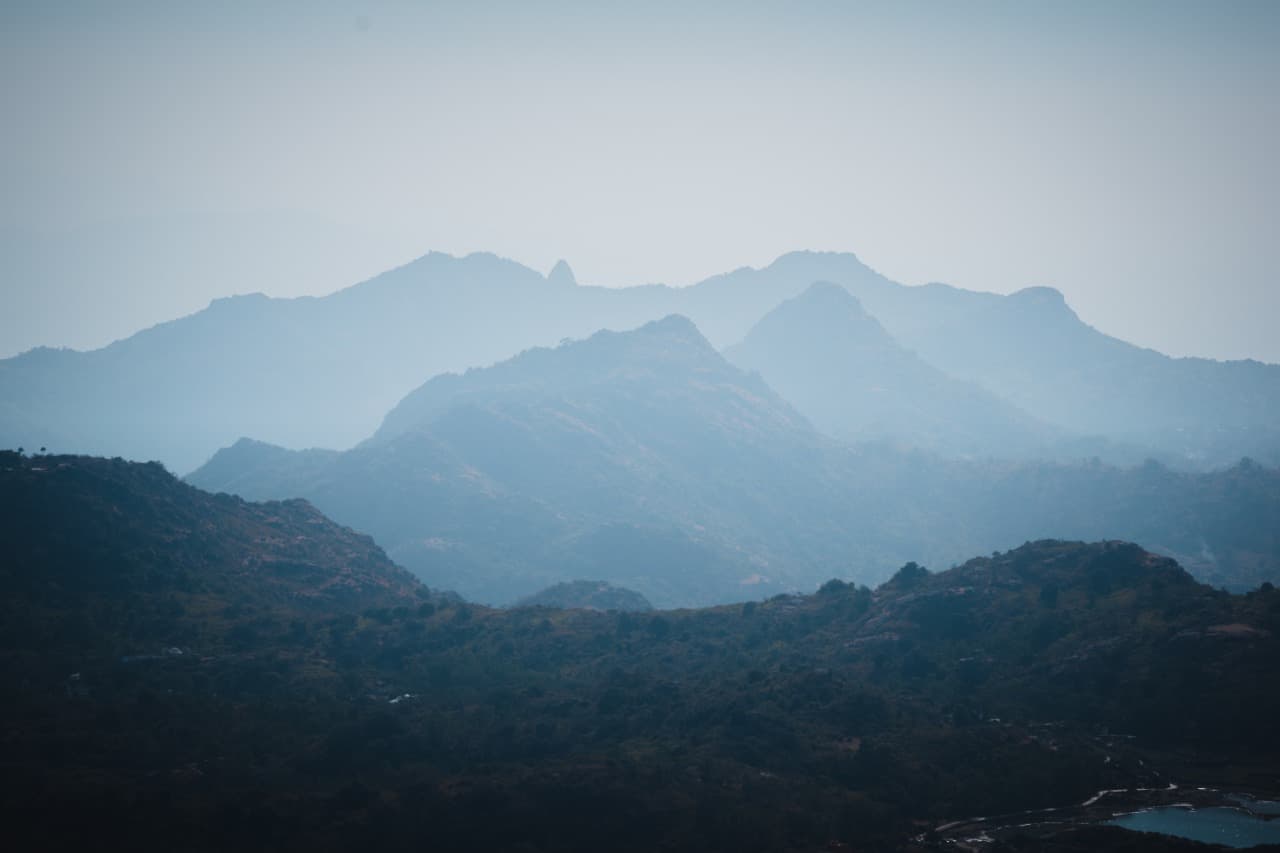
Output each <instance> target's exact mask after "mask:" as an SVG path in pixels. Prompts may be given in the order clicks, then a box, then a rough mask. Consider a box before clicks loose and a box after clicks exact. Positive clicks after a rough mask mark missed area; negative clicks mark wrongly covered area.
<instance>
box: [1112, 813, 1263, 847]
mask: <svg viewBox="0 0 1280 853" xmlns="http://www.w3.org/2000/svg"><path fill="white" fill-rule="evenodd" d="M1107 822H1108V823H1110V824H1113V825H1115V826H1122V827H1124V828H1125V829H1132V830H1136V831H1138V832H1158V833H1160V834H1162V835H1174V836H1177V837H1179V838H1189V839H1191V840H1192V841H1201V842H1205V843H1208V844H1222V845H1225V846H1227V847H1253V846H1255V845H1258V844H1280V820H1271V821H1268V820H1264V819H1262V818H1260V817H1255V816H1253V815H1249V814H1246V813H1245V812H1242V811H1237V810H1236V809H1228V808H1208V809H1187V808H1179V807H1178V806H1165V807H1163V808H1158V809H1149V810H1147V811H1141V812H1135V813H1133V814H1127V815H1121V816H1120V817H1118V818H1116V819H1115V820H1111V821H1107Z"/></svg>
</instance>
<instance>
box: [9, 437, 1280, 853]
mask: <svg viewBox="0 0 1280 853" xmlns="http://www.w3.org/2000/svg"><path fill="white" fill-rule="evenodd" d="M11 457H12V455H8V456H6V457H5V458H4V459H3V466H2V467H3V468H5V469H7V470H4V471H3V472H2V473H3V476H2V477H0V496H2V498H3V502H4V506H5V508H6V510H7V512H13V511H14V508H15V507H21V506H23V505H26V504H29V503H34V504H35V505H36V506H41V505H43V506H45V507H46V509H45V510H43V511H39V512H32V513H29V514H28V515H26V516H24V517H22V518H21V519H20V521H21V522H22V523H14V524H9V525H7V526H6V527H5V528H4V544H5V547H6V549H7V551H8V552H9V553H15V554H20V555H26V556H25V557H24V558H23V559H20V560H18V561H15V562H8V563H6V571H7V576H6V581H7V582H8V583H9V584H10V586H9V589H10V590H11V592H10V595H9V596H8V597H7V599H6V601H7V606H8V608H9V613H7V614H6V616H7V617H9V616H13V615H14V614H21V613H23V612H31V613H34V614H39V613H41V612H42V611H45V610H47V609H48V608H49V607H51V606H55V605H56V606H57V607H59V608H60V613H59V619H60V620H61V621H65V622H66V623H67V624H80V625H85V626H88V630H85V631H81V632H78V633H77V634H76V636H75V642H74V643H72V644H68V645H65V646H50V644H49V638H48V636H46V635H45V634H41V633H39V631H38V630H37V629H36V625H37V623H38V620H37V619H34V618H33V619H29V620H27V622H25V623H22V624H24V625H25V626H26V629H25V630H14V629H11V628H10V626H11V625H12V624H13V623H11V622H10V621H8V619H6V622H5V626H6V629H5V631H4V633H3V634H2V635H0V640H2V645H0V666H2V667H3V671H2V672H0V676H2V677H0V685H3V687H2V688H0V689H2V691H3V692H2V693H0V696H3V698H4V700H5V701H3V702H0V725H3V729H4V731H6V732H7V735H6V741H5V743H6V749H5V771H6V772H5V774H4V779H3V782H2V783H0V784H2V785H3V793H4V797H3V798H0V816H2V817H3V818H4V820H5V823H6V826H7V827H9V830H10V831H11V832H12V833H14V834H15V837H32V836H31V833H36V832H38V837H39V838H40V839H41V843H42V846H44V847H46V848H48V849H72V848H76V847H82V846H83V845H84V844H85V843H91V841H92V839H94V838H101V837H104V836H105V837H110V838H113V839H115V840H116V841H117V842H118V843H120V844H123V845H126V846H128V847H130V848H131V849H173V847H174V846H175V844H179V845H180V846H183V847H184V848H187V849H194V850H206V849H207V850H214V849H226V848H228V847H235V848H239V849H277V850H283V849H288V850H292V849H298V850H302V849H306V850H310V851H329V850H339V849H346V848H349V847H351V846H353V845H355V844H369V843H376V844H377V845H378V847H379V848H380V849H385V850H402V849H403V850H408V849H421V846H422V844H423V843H424V839H426V840H429V842H430V843H431V844H432V845H433V846H437V847H440V848H442V849H467V850H470V849H475V850H479V849H485V850H494V849H523V850H531V851H540V850H587V849H599V848H600V847H601V846H602V845H603V846H608V847H610V848H612V849H620V850H651V849H659V848H660V849H673V850H761V851H763V850H797V851H800V850H813V849H822V848H824V847H826V848H828V849H849V848H864V849H876V850H925V849H953V848H954V843H953V840H952V839H950V838H949V837H948V835H947V829H946V827H948V826H949V825H952V824H953V823H954V822H956V821H963V820H964V819H966V818H971V817H972V816H975V815H997V814H1004V813H1010V812H1016V811H1018V810H1022V809H1038V808H1048V807H1052V808H1054V809H1057V812H1056V813H1055V814H1056V817H1055V818H1054V820H1052V821H1045V822H1044V823H1043V824H1034V820H1035V819H1034V818H1022V819H1021V823H1022V824H1023V826H1020V827H1014V828H1010V829H1008V830H1002V829H997V828H996V826H995V825H992V824H988V827H989V830H990V831H991V832H993V833H996V837H997V840H1001V841H1002V842H1003V841H1005V840H1007V841H1008V842H1009V843H1011V844H1015V846H1016V847H1017V849H1023V848H1025V847H1026V846H1027V845H1028V844H1029V843H1030V842H1029V841H1028V837H1029V836H1028V835H1027V833H1035V835H1032V836H1030V838H1032V839H1033V840H1036V842H1037V844H1038V845H1039V846H1040V847H1041V848H1042V849H1043V848H1044V847H1045V846H1054V848H1055V849H1095V850H1096V849H1112V848H1114V849H1135V850H1145V849H1162V848H1161V844H1162V843H1163V842H1159V841H1158V840H1151V839H1144V838H1143V837H1141V836H1127V835H1125V834H1124V831H1123V830H1120V829H1117V828H1098V827H1087V829H1088V831H1087V832H1086V833H1085V834H1084V835H1083V836H1077V835H1076V834H1075V832H1074V827H1073V823H1072V822H1073V821H1082V822H1084V823H1087V822H1088V821H1090V820H1091V819H1092V818H1091V817H1090V815H1089V813H1088V812H1086V811H1081V810H1080V807H1079V804H1081V803H1086V802H1092V801H1095V800H1096V797H1095V794H1096V792H1098V791H1101V790H1104V789H1106V790H1111V791H1114V792H1115V793H1112V794H1110V795H1109V796H1110V797H1111V799H1110V800H1108V801H1107V802H1106V804H1105V805H1104V807H1103V813H1100V816H1098V819H1100V817H1101V816H1105V815H1109V814H1110V812H1111V810H1112V809H1113V808H1114V807H1117V806H1118V805H1120V804H1121V802H1122V801H1121V799H1120V798H1123V797H1124V796H1128V795H1129V794H1128V793H1127V792H1129V791H1134V792H1135V793H1134V794H1132V796H1139V797H1144V798H1148V799H1149V798H1150V797H1154V796H1156V794H1152V793H1137V792H1139V791H1147V792H1150V791H1157V792H1158V791H1160V790H1165V789H1168V790H1169V791H1170V796H1173V797H1179V798H1182V799H1183V800H1185V799H1186V798H1188V797H1200V798H1203V797H1206V796H1208V794H1205V793H1197V788H1205V787H1209V788H1215V787H1216V788H1225V789H1226V790H1232V789H1233V787H1234V788H1235V789H1245V790H1257V786H1258V785H1260V784H1262V780H1265V779H1273V776H1274V774H1273V771H1274V767H1275V766H1276V765H1275V762H1276V756H1275V754H1274V753H1275V748H1274V746H1273V740H1274V739H1273V738H1272V737H1271V731H1272V728H1273V727H1274V720H1275V718H1276V716H1277V714H1280V694H1278V693H1277V691H1276V689H1275V685H1274V679H1273V678H1271V677H1270V676H1271V674H1272V673H1273V672H1274V668H1275V663H1276V660H1277V656H1278V655H1280V646H1278V645H1277V644H1278V643H1280V593H1277V592H1276V591H1275V590H1274V589H1272V588H1269V587H1267V588H1263V589H1260V590H1257V591H1255V592H1253V593H1251V594H1249V595H1230V594H1227V593H1224V592H1220V591H1215V590H1214V589H1212V588H1211V587H1207V586H1204V585H1201V584H1199V583H1197V582H1196V581H1194V580H1193V579H1192V578H1191V577H1190V576H1189V575H1188V574H1187V573H1186V572H1184V571H1183V570H1182V569H1181V568H1179V567H1178V566H1177V565H1176V564H1175V563H1174V562H1172V561H1170V560H1168V559H1166V558H1162V557H1159V556H1157V555H1154V554H1151V553H1149V552H1147V551H1144V550H1143V549H1142V548H1140V547H1138V546H1135V545H1130V544H1126V543H1119V542H1106V543H1096V544H1084V543H1071V542H1059V541H1043V542H1036V543H1028V544H1026V545H1024V546H1022V547H1019V548H1017V549H1014V550H1012V551H1009V552H1005V553H999V554H993V555H992V556H990V557H983V558H978V559H974V560H968V561H965V562H964V563H963V564H962V565H960V566H957V567H956V568H954V569H952V570H949V571H943V572H936V573H931V572H929V571H927V570H926V569H924V568H921V567H920V566H918V565H915V564H914V563H912V564H908V565H905V566H903V567H901V568H900V569H899V570H898V571H897V572H896V573H895V574H894V576H893V577H892V578H891V579H890V580H889V581H888V582H887V583H885V584H883V585H881V586H880V587H879V588H877V589H875V590H872V589H869V588H867V587H865V586H861V585H858V584H851V583H847V582H845V581H840V580H832V581H830V582H828V583H826V584H824V585H823V586H822V588H821V589H820V590H819V591H818V592H817V593H815V594H813V595H808V596H777V597H774V598H772V599H770V600H768V601H764V602H760V603H748V604H745V605H734V606H726V607H719V608H712V609H702V610H687V611H675V612H658V613H619V612H612V613H610V612H601V611H597V610H582V609H573V610H553V609H547V608H518V609H513V610H490V609H488V608H485V607H479V606H475V605H469V604H464V603H462V602H461V601H459V600H457V599H456V598H448V597H432V598H429V599H423V598H421V597H420V596H418V595H417V594H416V593H411V595H410V599H409V600H411V601H412V600H415V598H416V600H417V603H416V604H415V605H413V606H406V605H400V604H397V602H400V601H402V600H404V599H403V598H402V596H401V592H402V591H403V590H405V589H406V588H411V586H412V585H411V584H408V585H405V586H402V585H401V583H400V581H402V580H403V579H404V575H403V574H401V573H398V572H397V571H396V570H395V569H394V567H391V566H389V565H388V564H387V563H386V562H385V558H382V557H381V555H380V554H379V553H378V552H377V551H376V550H375V549H372V548H371V546H369V545H368V542H367V540H363V539H360V538H359V537H353V535H352V534H350V533H349V532H347V531H343V530H342V529H341V528H336V527H334V526H333V525H331V524H329V523H328V522H325V521H324V520H323V519H322V518H319V517H317V516H316V515H315V514H314V511H312V510H310V509H309V508H307V507H306V506H305V505H302V504H292V505H288V506H284V505H263V506H255V505H250V504H243V503H240V502H238V501H236V500H235V499H233V498H228V497H217V496H212V495H204V494H202V493H200V492H198V491H196V490H194V489H191V488H189V487H186V486H182V485H181V484H178V483H176V482H174V481H173V480H172V478H169V477H167V475H165V474H164V473H163V472H162V471H159V470H158V469H157V468H156V467H155V466H143V465H130V464H126V463H121V462H110V461H107V460H90V459H84V458H70V457H64V458H52V459H43V458H41V459H35V460H33V459H15V458H11ZM54 499H56V502H55V503H53V504H48V503H43V504H42V501H44V502H47V501H50V500H54ZM64 506H66V507H75V508H77V510H80V511H74V512H67V513H65V514H59V513H58V512H57V510H58V508H60V507H64ZM187 509H195V510H198V512H197V513H196V514H195V515H194V516H187V515H186V514H185V513H186V511H187ZM291 509H292V510H296V511H297V514H296V515H295V514H293V513H292V512H291V511H290V510H291ZM51 512H52V514H54V515H60V517H58V518H57V519H56V520H55V519H50V518H48V516H49V515H50V514H51ZM204 518H208V520H209V522H210V526H209V527H206V528H204V531H205V532H206V533H208V534H213V533H215V532H218V533H220V532H222V531H226V530H228V528H230V529H231V530H233V531H235V530H238V531H241V532H240V534H236V535H231V536H230V537H229V541H230V542H231V543H233V544H231V545H228V546H227V549H228V550H227V551H226V552H225V553H221V552H218V551H216V550H214V551H212V552H211V551H210V548H211V547H212V546H211V545H210V543H208V542H203V541H202V540H200V539H199V538H198V535H199V532H200V530H201V528H200V525H199V523H198V519H204ZM275 519H278V520H275ZM108 520H109V523H108ZM192 522H197V523H196V524H195V525H194V530H193V529H192V527H191V523H192ZM295 523H297V525H298V526H295ZM152 529H154V530H156V531H157V533H156V535H146V534H145V533H143V531H148V530H152ZM113 531H118V532H113ZM300 536H301V537H309V538H307V539H305V540H304V541H305V542H310V543H311V544H310V545H307V546H303V545H298V546H296V547H306V548H307V549H308V550H307V552H306V555H305V558H304V557H303V556H302V555H299V554H296V553H295V552H293V551H289V550H287V549H288V548H292V547H295V546H292V545H288V544H287V543H288V542H298V541H299V540H298V537H300ZM66 537H70V539H71V540H72V541H82V542H86V543H98V544H99V545H100V546H101V547H100V548H97V549H95V550H94V551H93V552H92V553H88V552H79V551H77V552H75V553H74V554H72V553H68V551H67V546H66V545H65V544H64V539H65V538H66ZM218 538H219V539H221V536H219V537H218ZM275 539H283V540H285V544H280V543H277V542H275V541H274V540H275ZM281 548H284V549H286V550H284V551H281V550H278V549H281ZM45 555H49V556H48V557H46V556H45ZM269 556H273V557H275V558H277V559H283V558H284V557H285V556H287V557H288V559H290V560H292V561H302V562H308V564H309V565H310V566H311V567H312V568H311V569H309V570H308V572H309V573H306V572H304V573H303V574H304V576H305V577H308V578H309V579H308V580H307V581H306V582H305V583H301V584H296V585H295V584H288V585H286V586H284V587H281V586H279V584H280V583H282V582H283V581H281V580H280V579H287V578H288V577H290V576H291V575H290V572H289V571H288V570H287V569H285V568H284V567H282V566H274V567H272V566H269V565H268V563H269V562H270V561H269V560H268V559H267V557H269ZM50 557H55V558H56V559H50ZM82 558H83V559H82ZM245 558H249V562H248V563H245ZM255 559H256V560H257V561H258V562H254V560H255ZM357 559H364V560H366V561H367V567H366V568H365V569H364V570H363V571H364V574H362V575H361V577H367V578H368V583H367V584H366V585H365V586H364V587H362V589H367V590H369V591H370V592H369V593H368V594H367V596H366V597H365V598H363V599H358V598H352V597H348V596H345V595H326V594H320V595H304V596H302V597H304V598H306V599H307V604H306V606H302V607H299V606H295V604H294V603H293V602H294V601H295V599H297V598H298V597H299V593H304V592H307V591H314V590H315V589H316V585H317V581H319V582H320V585H321V586H322V585H323V581H321V580H320V579H321V577H323V576H328V577H330V578H340V577H342V576H343V568H344V567H345V566H349V565H350V564H351V563H352V562H354V561H356V560H357ZM63 564H69V565H73V566H77V567H79V568H78V570H79V571H80V572H81V573H82V574H83V575H90V576H92V575H94V574H95V573H97V574H110V576H112V577H119V578H129V577H134V578H137V579H138V581H139V582H138V583H136V584H135V585H134V586H132V587H125V586H122V587H117V586H115V585H113V584H98V585H92V584H89V585H86V586H85V587H84V588H83V590H81V591H80V592H79V593H78V594H74V595H68V590H67V585H65V584H64V585H63V586H62V588H61V589H60V590H59V591H58V593H56V594H55V593H51V592H50V588H51V586H53V585H57V584H58V583H59V581H60V580H62V579H65V578H67V577H68V575H67V571H68V569H67V568H65V567H64V566H63ZM90 567H92V568H90ZM234 573H238V574H236V575H235V576H236V578H237V580H236V586H237V587H238V588H243V589H245V590H247V591H252V590H255V589H260V587H258V585H257V583H258V579H263V580H264V581H267V580H269V581H270V583H269V584H268V587H267V588H268V590H272V591H270V592H262V593H261V594H260V595H259V594H257V593H253V594H252V595H250V597H249V599H248V600H245V601H242V602H235V601H232V602H230V606H237V604H238V606H239V607H241V608H242V610H243V611H244V614H245V616H251V617H253V619H254V630H255V632H256V639H255V641H254V642H253V643H252V645H251V647H250V648H248V649H245V648H243V647H238V646H236V645H235V643H236V640H235V638H234V637H233V638H231V639H230V641H229V642H228V640H227V639H225V638H226V637H227V636H228V635H227V634H226V633H224V631H223V621H224V620H225V619H226V618H229V617H227V616H225V611H226V609H227V607H228V602H227V601H225V600H224V599H222V598H219V597H217V596H214V597H213V598H212V599H211V600H210V603H211V604H213V605H216V606H209V607H201V606H199V603H198V602H199V600H200V599H198V598H192V597H191V596H192V593H191V590H192V589H200V588H202V587H203V588H207V589H210V590H215V591H216V590H218V589H221V588H222V585H223V583H224V581H223V578H224V577H226V576H227V575H228V574H234ZM383 581H385V583H384V582H383ZM139 588H141V589H145V590H146V591H147V595H149V596H151V597H153V598H154V600H156V601H178V602H181V603H183V605H184V607H185V613H183V614H181V615H179V616H177V617H171V618H175V619H177V620H178V621H179V623H181V624H185V625H187V626H188V628H187V632H188V633H187V636H186V638H185V640H184V645H183V646H182V647H181V650H182V652H183V653H182V654H180V655H179V654H163V653H161V654H129V653H128V652H127V651H126V652H125V655H124V656H121V655H120V654H118V651H120V650H131V649H149V648H152V647H153V646H154V645H155V644H156V642H157V640H158V639H159V638H161V637H166V638H167V637H169V636H170V635H171V634H170V632H171V631H172V630H178V628H180V627H181V624H179V625H178V627H177V628H167V629H165V630H162V631H159V632H157V631H156V630H154V628H153V626H152V624H151V622H150V621H149V620H146V619H136V618H135V619H124V620H121V621H118V622H111V621H110V619H109V618H108V617H107V616H105V615H104V614H110V613H112V612H113V610H114V609H115V608H118V607H120V606H121V605H122V604H124V603H126V602H129V601H131V600H132V598H133V596H134V595H135V594H136V590H138V589H139ZM375 589H377V590H380V591H379V592H373V590H375ZM247 594H248V593H247ZM357 601H364V602H368V603H369V605H370V606H369V607H367V608H365V609H363V610H353V609H352V608H353V605H355V604H356V602H357ZM236 618H243V617H236ZM103 620H105V621H103ZM100 624H106V625H108V626H109V630H107V631H102V630H98V628H97V627H96V626H98V625H100ZM66 636H67V637H68V638H70V635H66ZM109 638H110V639H109ZM164 642H168V640H167V639H166V640H165V641H164ZM104 645H105V651H104ZM1171 709H1176V713H1171V712H1170V711H1171ZM1170 783H1173V784H1174V785H1177V786H1179V787H1178V789H1177V790H1173V789H1169V786H1170ZM1143 801H1144V802H1146V801H1147V800H1143ZM1064 807H1070V808H1064ZM1001 831H1007V832H1008V833H1009V835H1007V836H1005V835H1000V834H999V833H1000V832H1001ZM1086 836H1087V837H1086ZM1188 849H1195V848H1191V847H1189V848H1188Z"/></svg>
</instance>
